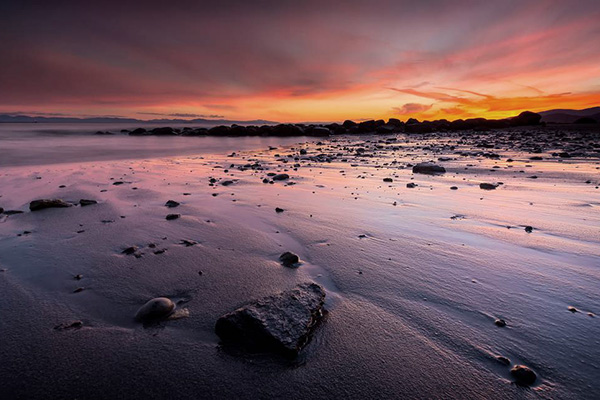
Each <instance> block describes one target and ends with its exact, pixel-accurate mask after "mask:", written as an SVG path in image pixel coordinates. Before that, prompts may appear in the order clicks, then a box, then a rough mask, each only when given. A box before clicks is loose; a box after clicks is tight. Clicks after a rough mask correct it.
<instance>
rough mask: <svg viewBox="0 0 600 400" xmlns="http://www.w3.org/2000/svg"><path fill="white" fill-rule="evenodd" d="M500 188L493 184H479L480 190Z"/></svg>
mask: <svg viewBox="0 0 600 400" xmlns="http://www.w3.org/2000/svg"><path fill="white" fill-rule="evenodd" d="M497 187H498V185H495V184H493V183H485V182H484V183H480V184H479V189H483V190H495V189H496V188H497Z"/></svg>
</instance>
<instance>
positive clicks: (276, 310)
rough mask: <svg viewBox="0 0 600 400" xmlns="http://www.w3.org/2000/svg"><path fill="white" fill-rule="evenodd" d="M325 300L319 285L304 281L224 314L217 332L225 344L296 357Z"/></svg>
mask: <svg viewBox="0 0 600 400" xmlns="http://www.w3.org/2000/svg"><path fill="white" fill-rule="evenodd" d="M324 302H325V290H324V289H323V288H322V287H321V286H320V285H317V284H316V283H304V284H301V285H298V286H296V287H295V288H293V289H291V290H288V291H285V292H282V293H279V294H275V295H272V296H268V297H265V298H263V299H261V300H257V301H255V302H252V303H250V304H247V305H245V306H243V307H241V308H238V309H237V310H235V311H233V312H231V313H229V314H225V315H223V316H222V317H221V318H219V319H218V320H217V323H216V326H215V332H216V333H217V335H218V336H219V337H220V338H221V340H222V342H223V344H225V345H233V346H237V347H240V348H242V349H244V350H246V351H250V352H264V351H267V352H273V353H277V354H281V355H283V356H286V357H290V358H294V357H296V356H297V355H298V353H299V352H300V351H301V350H302V348H303V347H304V346H305V345H306V343H308V341H309V340H310V336H311V334H312V332H313V330H314V328H315V326H316V325H317V324H318V322H319V321H320V319H321V318H322V308H323V304H324Z"/></svg>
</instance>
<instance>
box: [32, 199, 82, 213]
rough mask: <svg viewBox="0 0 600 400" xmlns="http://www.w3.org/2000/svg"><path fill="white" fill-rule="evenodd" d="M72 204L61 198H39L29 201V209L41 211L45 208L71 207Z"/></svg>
mask: <svg viewBox="0 0 600 400" xmlns="http://www.w3.org/2000/svg"><path fill="white" fill-rule="evenodd" d="M72 205H73V204H71V203H67V202H65V201H63V200H61V199H39V200H33V201H32V202H31V203H29V209H30V210H31V211H39V210H43V209H45V208H65V207H71V206H72Z"/></svg>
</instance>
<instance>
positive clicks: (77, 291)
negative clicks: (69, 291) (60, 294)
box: [73, 287, 84, 293]
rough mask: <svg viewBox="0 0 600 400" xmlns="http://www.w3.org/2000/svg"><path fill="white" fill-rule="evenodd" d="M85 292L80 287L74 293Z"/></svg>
mask: <svg viewBox="0 0 600 400" xmlns="http://www.w3.org/2000/svg"><path fill="white" fill-rule="evenodd" d="M83 290H84V288H82V287H78V288H77V289H75V290H73V293H79V292H83Z"/></svg>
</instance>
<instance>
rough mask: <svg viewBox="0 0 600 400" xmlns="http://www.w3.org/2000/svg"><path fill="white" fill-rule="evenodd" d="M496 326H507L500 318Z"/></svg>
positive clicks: (495, 322) (496, 321)
mask: <svg viewBox="0 0 600 400" xmlns="http://www.w3.org/2000/svg"><path fill="white" fill-rule="evenodd" d="M494 324H496V326H499V327H501V328H502V327H505V326H506V321H505V320H503V319H500V318H498V319H497V320H495V321H494Z"/></svg>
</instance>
